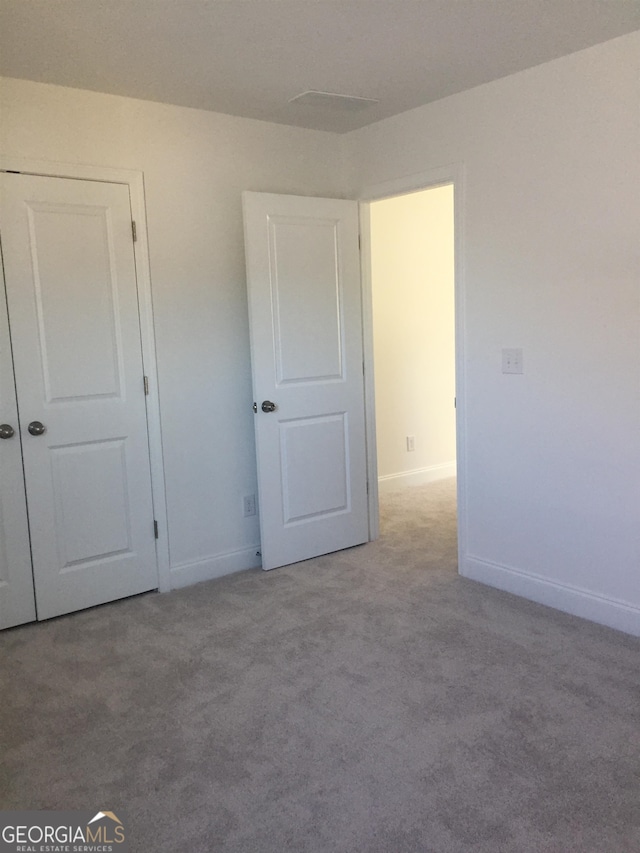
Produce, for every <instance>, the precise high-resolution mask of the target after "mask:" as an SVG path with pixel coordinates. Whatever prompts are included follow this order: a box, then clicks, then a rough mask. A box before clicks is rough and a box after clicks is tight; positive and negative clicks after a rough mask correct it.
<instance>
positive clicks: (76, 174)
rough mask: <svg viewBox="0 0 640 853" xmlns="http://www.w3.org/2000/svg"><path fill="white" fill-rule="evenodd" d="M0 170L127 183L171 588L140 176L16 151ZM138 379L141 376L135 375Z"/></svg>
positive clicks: (157, 505)
mask: <svg viewBox="0 0 640 853" xmlns="http://www.w3.org/2000/svg"><path fill="white" fill-rule="evenodd" d="M0 171H2V172H21V173H23V174H28V175H41V176H46V177H51V178H75V179H80V180H86V181H103V182H107V183H110V184H125V185H126V186H127V187H128V188H129V198H130V200H131V216H132V218H133V220H134V222H135V223H136V241H135V242H134V243H133V251H134V257H135V265H136V279H137V286H138V310H139V312H140V336H141V340H142V362H143V367H144V373H145V375H146V376H147V377H148V380H149V395H148V396H147V398H146V402H147V432H148V436H149V458H150V463H151V493H152V497H153V513H154V518H155V520H156V521H157V522H158V538H157V539H156V559H157V566H158V589H159V590H160V592H167V591H168V590H170V589H171V577H170V570H169V538H168V528H167V501H166V495H165V488H164V460H163V455H162V431H161V422H160V397H159V393H158V369H157V362H156V344H155V330H154V325H153V299H152V293H151V273H150V268H149V245H148V239H147V216H146V208H145V199H144V176H143V173H142V172H139V171H137V170H133V169H112V168H109V167H102V166H84V165H78V164H74V163H56V162H48V161H46V160H23V159H22V158H18V157H2V158H0ZM140 379H141V381H142V377H140Z"/></svg>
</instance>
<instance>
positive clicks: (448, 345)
mask: <svg viewBox="0 0 640 853" xmlns="http://www.w3.org/2000/svg"><path fill="white" fill-rule="evenodd" d="M368 219H369V237H370V279H371V303H372V332H373V362H374V375H375V423H376V444H377V454H376V455H377V460H376V461H377V485H378V493H379V499H380V507H379V512H380V516H381V518H382V533H383V535H384V521H385V517H386V516H387V515H389V513H391V515H392V516H393V517H394V518H396V519H397V517H398V513H402V514H405V515H406V514H409V513H411V514H415V519H416V523H418V522H419V519H420V518H421V516H424V515H426V514H433V513H434V512H437V513H438V515H439V516H440V517H441V519H442V523H443V525H444V527H445V528H446V531H445V532H444V535H445V536H446V538H447V540H448V541H451V535H452V534H453V537H454V538H455V523H456V522H455V509H456V479H455V478H456V455H457V454H456V409H455V398H456V369H455V363H456V345H455V325H456V324H455V295H456V288H455V233H454V232H455V223H454V185H453V183H452V182H449V183H443V184H439V185H436V186H430V187H427V188H425V189H420V190H417V191H414V192H405V193H402V194H399V195H393V196H387V197H383V198H380V199H378V200H375V201H372V202H370V204H369V205H368ZM429 535H430V536H433V535H434V530H433V528H430V533H429Z"/></svg>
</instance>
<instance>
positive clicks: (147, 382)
mask: <svg viewBox="0 0 640 853" xmlns="http://www.w3.org/2000/svg"><path fill="white" fill-rule="evenodd" d="M142 378H143V380H144V393H145V397H148V396H149V377H148V376H143V377H142Z"/></svg>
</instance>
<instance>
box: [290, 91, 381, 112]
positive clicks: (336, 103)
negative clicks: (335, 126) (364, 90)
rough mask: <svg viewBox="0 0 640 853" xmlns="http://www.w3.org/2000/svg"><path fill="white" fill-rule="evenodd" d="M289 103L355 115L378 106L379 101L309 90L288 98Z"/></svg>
mask: <svg viewBox="0 0 640 853" xmlns="http://www.w3.org/2000/svg"><path fill="white" fill-rule="evenodd" d="M289 103H290V104H295V105H296V106H301V107H320V108H321V109H325V110H340V111H341V112H348V113H356V112H360V110H366V109H367V108H368V107H372V106H373V105H374V104H379V103H380V101H378V100H377V99H376V98H360V97H358V96H356V95H338V94H336V93H335V92H317V91H315V90H314V89H309V90H308V91H306V92H301V93H300V94H299V95H296V96H295V98H290V99H289Z"/></svg>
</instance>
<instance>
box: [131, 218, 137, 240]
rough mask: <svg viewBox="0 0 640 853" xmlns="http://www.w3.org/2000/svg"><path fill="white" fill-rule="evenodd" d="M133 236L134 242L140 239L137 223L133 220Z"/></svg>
mask: <svg viewBox="0 0 640 853" xmlns="http://www.w3.org/2000/svg"><path fill="white" fill-rule="evenodd" d="M131 236H132V237H133V242H134V243H135V242H137V240H138V229H137V228H136V223H135V222H134V221H133V219H132V220H131Z"/></svg>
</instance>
